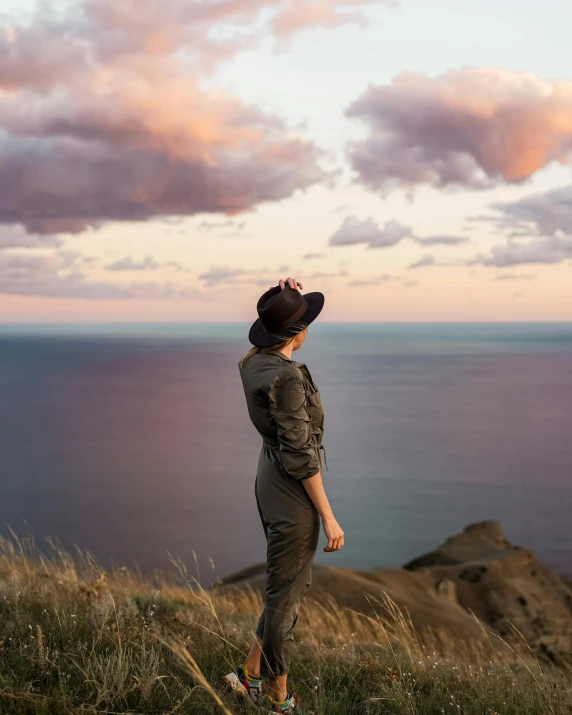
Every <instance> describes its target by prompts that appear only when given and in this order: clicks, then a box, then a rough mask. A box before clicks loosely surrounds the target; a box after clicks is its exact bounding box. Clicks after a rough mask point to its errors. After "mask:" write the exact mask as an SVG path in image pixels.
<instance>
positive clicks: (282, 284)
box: [278, 278, 304, 290]
mask: <svg viewBox="0 0 572 715" xmlns="http://www.w3.org/2000/svg"><path fill="white" fill-rule="evenodd" d="M278 282H279V283H280V288H282V290H284V288H286V285H289V286H290V288H292V290H296V289H297V288H300V290H302V289H303V288H304V286H303V285H302V284H301V283H300V281H297V280H296V279H295V278H286V280H285V281H283V280H282V278H281V279H280V280H279V281H278Z"/></svg>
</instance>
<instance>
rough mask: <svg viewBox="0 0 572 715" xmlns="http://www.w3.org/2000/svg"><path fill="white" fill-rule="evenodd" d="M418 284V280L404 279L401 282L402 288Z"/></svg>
mask: <svg viewBox="0 0 572 715" xmlns="http://www.w3.org/2000/svg"><path fill="white" fill-rule="evenodd" d="M416 285H419V281H405V282H404V283H403V287H404V288H412V287H413V286H416Z"/></svg>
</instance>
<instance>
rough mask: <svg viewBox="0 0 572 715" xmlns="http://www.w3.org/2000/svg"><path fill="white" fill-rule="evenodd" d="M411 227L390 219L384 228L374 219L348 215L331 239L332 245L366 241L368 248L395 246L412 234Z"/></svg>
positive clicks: (354, 243) (346, 244)
mask: <svg viewBox="0 0 572 715" xmlns="http://www.w3.org/2000/svg"><path fill="white" fill-rule="evenodd" d="M411 235H412V234H411V229H410V228H408V227H407V226H403V225H402V224H400V223H398V222H397V221H388V222H387V223H386V224H385V226H384V227H383V228H380V227H379V226H378V224H377V223H376V222H375V221H374V220H373V219H372V218H367V219H365V220H360V219H358V218H356V217H355V216H347V217H346V218H345V219H344V222H343V224H342V226H341V228H340V229H338V231H336V233H334V235H333V236H332V237H331V238H330V240H329V242H328V243H329V245H330V246H352V245H356V244H360V243H364V244H366V245H367V246H368V248H387V247H389V246H395V245H396V244H397V243H399V242H400V241H401V240H402V239H403V238H406V237H407V236H411Z"/></svg>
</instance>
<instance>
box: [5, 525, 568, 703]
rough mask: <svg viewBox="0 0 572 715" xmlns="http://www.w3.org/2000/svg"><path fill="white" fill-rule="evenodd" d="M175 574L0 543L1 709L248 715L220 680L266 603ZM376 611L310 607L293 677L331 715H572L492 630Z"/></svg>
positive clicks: (557, 691)
mask: <svg viewBox="0 0 572 715" xmlns="http://www.w3.org/2000/svg"><path fill="white" fill-rule="evenodd" d="M174 564H175V566H176V567H177V568H176V569H175V574H174V575H172V576H170V577H168V578H167V577H165V576H163V575H162V574H159V573H154V574H152V575H150V576H149V575H143V574H141V573H139V572H137V571H129V570H126V569H124V568H121V569H117V570H116V571H114V572H113V573H106V572H105V571H103V570H102V569H101V568H99V567H98V565H97V564H96V563H95V561H94V560H93V559H92V558H91V557H89V555H87V554H83V553H77V554H76V555H75V556H74V557H72V556H71V555H70V554H68V553H65V552H64V551H63V550H62V549H61V548H59V547H58V545H57V544H55V543H52V544H51V547H50V550H49V554H48V555H47V556H45V555H43V554H42V553H40V551H39V550H38V549H37V548H36V546H35V544H34V542H33V539H31V538H26V539H23V540H20V539H17V538H16V537H15V536H14V537H13V538H11V539H1V540H0V712H2V713H6V714H7V715H11V714H12V713H13V714H17V715H20V714H22V713H34V715H48V714H49V715H59V713H62V714H63V713H66V714H72V713H82V715H86V714H87V713H93V714H95V713H102V714H103V713H107V714H111V713H146V714H147V715H150V714H152V713H198V714H201V715H202V714H207V713H226V714H227V715H228V714H229V713H237V712H243V711H244V707H245V706H243V705H239V704H237V703H236V702H235V701H234V700H233V699H232V697H230V696H229V695H228V694H227V693H225V692H224V691H223V690H222V689H221V687H220V683H221V676H222V675H223V674H224V673H225V672H228V671H229V670H230V669H231V668H233V667H235V666H236V665H237V664H239V663H241V662H242V660H243V658H244V656H245V654H246V652H247V650H248V647H249V644H250V641H251V639H252V636H253V631H252V629H253V627H254V626H255V623H256V620H257V617H258V615H259V612H260V609H261V607H262V603H261V599H260V596H259V595H258V594H257V593H254V592H253V591H248V590H245V591H239V590H236V589H235V590H231V589H224V590H217V589H215V590H214V591H208V590H205V589H203V588H201V587H200V585H199V584H198V583H197V582H196V580H195V579H193V578H192V577H189V575H188V574H187V572H186V570H185V569H184V567H183V565H182V564H180V563H177V562H174ZM370 603H371V613H370V614H367V615H364V614H360V613H356V612H353V611H350V610H347V609H346V610H343V609H340V608H339V606H338V605H337V604H336V603H335V602H334V601H333V600H331V599H323V600H322V601H320V602H315V601H307V602H306V603H305V604H304V608H303V609H302V613H301V617H300V621H299V624H298V626H297V630H296V640H297V645H296V651H295V663H294V666H293V669H292V673H291V676H292V680H293V683H294V685H295V687H296V689H297V690H298V692H299V693H300V694H301V695H302V696H303V697H304V698H305V700H306V701H307V702H309V703H310V704H311V706H312V708H313V709H314V711H315V712H316V714H320V715H351V714H353V713H356V714H357V713H360V714H362V713H363V714H364V715H365V714H368V715H369V714H372V715H373V714H377V713H395V714H397V713H400V714H401V713H404V714H405V713H406V714H407V715H429V714H431V715H432V714H433V713H435V714H440V713H464V714H465V715H501V714H502V715H505V714H506V715H528V714H532V713H534V714H535V715H544V714H549V715H564V714H565V713H572V693H571V680H570V674H567V673H564V672H561V671H557V670H555V669H552V668H548V669H547V667H546V666H543V665H541V664H540V663H539V662H538V661H536V660H535V659H534V657H533V656H532V653H531V652H530V651H529V650H528V649H527V647H526V645H525V644H523V646H522V648H520V649H515V648H513V647H510V646H508V645H507V644H504V643H503V642H501V641H500V639H497V638H495V637H493V636H491V635H490V634H488V633H487V632H485V631H484V630H483V633H482V638H481V639H480V640H478V641H475V642H470V643H469V642H462V641H456V640H453V639H451V638H450V637H447V636H446V635H445V634H443V633H439V632H426V633H418V632H416V631H415V629H414V628H413V626H412V624H411V621H410V619H409V618H408V616H407V614H404V613H402V612H401V611H400V610H399V609H398V608H397V607H396V605H395V604H394V603H393V602H392V601H391V600H390V599H389V598H388V597H387V596H386V595H384V594H377V595H375V594H374V595H372V596H371V597H370Z"/></svg>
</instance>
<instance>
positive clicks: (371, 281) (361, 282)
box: [348, 273, 394, 286]
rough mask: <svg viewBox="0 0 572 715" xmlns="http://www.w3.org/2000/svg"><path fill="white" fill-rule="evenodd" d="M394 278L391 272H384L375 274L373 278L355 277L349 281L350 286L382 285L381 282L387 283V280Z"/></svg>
mask: <svg viewBox="0 0 572 715" xmlns="http://www.w3.org/2000/svg"><path fill="white" fill-rule="evenodd" d="M391 280H394V279H393V276H390V275H389V273H384V274H383V275H381V276H374V277H373V278H355V279H353V280H351V281H349V283H348V285H349V286H374V285H380V284H381V283H387V281H391Z"/></svg>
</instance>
